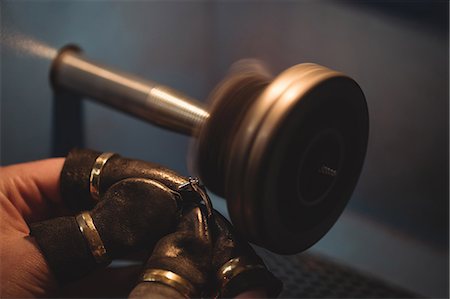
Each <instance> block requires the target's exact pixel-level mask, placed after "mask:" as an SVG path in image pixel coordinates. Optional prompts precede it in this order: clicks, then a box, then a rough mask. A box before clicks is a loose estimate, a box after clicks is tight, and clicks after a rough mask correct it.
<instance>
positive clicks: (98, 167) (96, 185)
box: [89, 152, 115, 202]
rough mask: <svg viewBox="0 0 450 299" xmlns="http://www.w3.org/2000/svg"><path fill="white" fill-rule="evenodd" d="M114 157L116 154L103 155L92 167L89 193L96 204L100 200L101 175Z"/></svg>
mask: <svg viewBox="0 0 450 299" xmlns="http://www.w3.org/2000/svg"><path fill="white" fill-rule="evenodd" d="M114 155H115V153H108V152H106V153H102V154H101V155H100V156H98V157H97V159H95V162H94V165H93V166H92V170H91V175H90V177H89V192H90V193H91V197H92V199H93V200H94V201H95V202H98V201H99V200H100V173H101V172H102V169H103V167H104V166H105V164H106V162H108V160H109V159H110V158H111V157H112V156H114Z"/></svg>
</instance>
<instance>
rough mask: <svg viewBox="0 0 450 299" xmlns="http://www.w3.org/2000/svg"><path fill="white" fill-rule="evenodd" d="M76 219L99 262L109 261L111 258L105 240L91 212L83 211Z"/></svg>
mask: <svg viewBox="0 0 450 299" xmlns="http://www.w3.org/2000/svg"><path fill="white" fill-rule="evenodd" d="M76 221H77V223H78V227H79V228H80V231H81V233H82V234H83V236H84V238H85V240H86V242H87V243H88V246H89V249H90V250H91V253H92V256H93V257H94V259H95V261H96V262H97V264H104V263H108V262H109V258H108V256H107V252H106V248H105V246H104V245H103V241H102V239H101V237H100V235H99V233H98V231H97V228H96V227H95V224H94V220H93V219H92V217H91V215H90V214H89V212H83V213H81V214H79V215H77V216H76Z"/></svg>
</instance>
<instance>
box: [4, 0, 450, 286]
mask: <svg viewBox="0 0 450 299" xmlns="http://www.w3.org/2000/svg"><path fill="white" fill-rule="evenodd" d="M0 3H1V4H0V5H1V6H0V7H1V17H2V19H1V30H2V36H1V114H0V115H1V122H0V125H1V139H0V141H1V147H0V149H1V153H0V163H1V164H2V165H7V164H11V163H17V162H22V161H28V160H34V159H41V158H46V157H49V156H50V155H51V145H52V136H51V131H52V128H51V123H52V122H51V119H52V105H53V102H52V101H53V99H52V92H51V89H50V85H49V82H48V71H49V66H50V63H51V59H49V58H45V57H43V56H45V55H42V53H41V55H40V54H39V53H34V52H33V48H34V49H35V52H39V50H41V52H42V47H43V46H42V45H41V48H40V47H39V44H38V46H37V45H36V44H33V43H37V42H39V43H42V44H44V45H48V46H50V47H51V48H56V49H57V48H60V47H61V46H63V45H65V44H67V43H76V44H78V45H79V46H81V47H82V48H83V49H84V51H85V52H86V54H87V55H88V56H89V57H90V58H92V59H94V60H98V61H101V62H103V63H105V64H109V65H112V66H115V67H118V68H121V69H123V70H126V71H129V72H131V73H135V74H138V75H141V76H143V77H148V78H151V79H153V80H155V81H159V82H161V83H164V84H167V85H169V86H172V87H174V88H177V89H179V90H181V91H183V92H185V93H187V94H189V95H191V96H193V97H197V98H199V99H201V100H202V99H205V98H206V97H207V95H208V93H209V91H210V90H211V89H212V88H213V87H214V84H215V83H217V82H218V81H219V80H220V79H221V77H222V76H223V74H224V73H225V72H226V70H227V68H228V66H229V65H230V64H231V63H232V62H234V61H235V60H238V59H241V58H247V57H256V58H260V59H262V60H263V61H265V62H267V64H268V65H269V66H270V67H271V68H272V70H273V72H274V74H276V73H277V72H279V71H281V70H283V69H284V68H286V67H289V66H291V65H293V64H296V63H301V62H316V63H319V64H323V65H326V66H328V67H330V68H334V69H337V70H340V71H342V72H344V73H346V74H348V75H350V76H352V77H353V78H355V79H356V81H357V82H358V83H359V84H360V85H361V87H362V89H363V90H364V92H365V94H366V97H367V101H368V105H369V112H370V122H371V123H370V125H371V128H370V140H369V148H368V153H367V160H366V163H365V166H364V169H363V173H362V175H361V179H360V182H359V184H358V186H357V188H356V190H355V193H354V196H353V198H352V200H351V203H350V210H352V211H355V212H356V213H358V214H361V215H363V216H364V217H369V218H371V219H373V220H374V221H377V222H379V223H383V225H386V226H387V227H390V228H393V229H395V230H396V231H397V230H398V231H399V232H400V234H404V235H406V236H409V237H411V238H414V239H416V240H418V241H419V242H423V243H424V244H427V246H430V247H431V248H434V249H433V250H437V251H438V252H442V253H443V254H444V255H446V256H447V257H448V182H449V181H448V179H449V178H448V166H449V163H448V80H449V77H448V65H449V60H448V3H446V2H443V1H436V2H432V1H430V2H410V3H409V2H401V3H399V2H397V3H393V4H389V3H386V2H380V3H377V2H370V3H365V4H360V3H358V2H339V1H320V2H319V1H315V2H313V1H297V2H295V1H294V2H290V1H289V2H281V3H280V2H275V1H272V2H270V1H262V2H258V3H256V2H251V1H230V2H225V1H194V2H181V1H180V2H177V1H175V2H171V1H170V2H162V1H156V2H137V1H132V2H125V1H111V2H106V1H92V2H88V1H64V2H57V1H39V2H38V1H2V2H0ZM36 49H37V50H36ZM84 106H85V107H84V108H85V121H84V134H85V140H84V141H85V146H86V147H89V148H94V149H98V150H103V151H106V150H107V151H117V152H120V153H122V154H123V155H126V156H130V157H136V158H140V159H145V160H150V161H155V162H158V163H161V164H164V165H167V166H169V167H171V168H173V169H175V170H177V171H179V172H181V173H183V174H187V173H188V171H187V167H186V162H185V161H186V155H187V151H188V150H187V149H188V138H186V137H183V136H180V135H177V134H174V133H170V132H167V131H163V130H161V129H158V128H156V127H153V126H151V125H148V124H145V123H143V122H141V121H139V120H135V119H132V118H131V117H128V116H125V115H123V114H121V113H119V112H115V111H112V110H110V109H108V108H105V107H103V106H100V105H97V104H95V103H91V102H85V103H84ZM355 242H357V241H355ZM398 254H401V253H400V252H399V253H398ZM393 258H395V257H393ZM444 266H445V264H443V268H442V269H441V270H442V271H441V272H442V273H445V271H446V270H445V267H444ZM419 270H420V269H419ZM447 275H448V274H447ZM447 277H448V276H447ZM447 291H448V290H447ZM447 294H448V293H447Z"/></svg>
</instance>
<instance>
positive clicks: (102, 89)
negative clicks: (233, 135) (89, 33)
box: [51, 46, 209, 135]
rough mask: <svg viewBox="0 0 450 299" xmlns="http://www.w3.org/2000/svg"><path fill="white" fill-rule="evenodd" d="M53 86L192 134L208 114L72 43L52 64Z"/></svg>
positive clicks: (159, 86) (169, 90)
mask: <svg viewBox="0 0 450 299" xmlns="http://www.w3.org/2000/svg"><path fill="white" fill-rule="evenodd" d="M51 79H52V82H53V84H54V86H55V87H56V88H61V87H63V88H66V89H69V90H71V91H73V92H76V93H80V94H82V95H84V96H88V97H90V98H92V99H95V100H97V101H99V102H101V103H103V104H107V105H109V106H112V107H114V108H116V109H118V110H120V111H123V112H126V113H129V114H131V115H133V116H137V117H139V118H141V119H143V120H145V121H148V122H151V123H153V124H155V125H158V126H160V127H164V128H168V129H170V130H173V131H176V132H180V133H184V134H188V135H195V134H196V133H197V132H198V130H199V128H200V127H201V125H202V123H204V122H205V121H206V120H207V119H208V117H209V114H208V112H206V111H205V110H204V109H203V108H202V107H201V105H200V103H198V102H197V101H196V100H194V99H191V98H189V97H187V96H186V95H183V94H181V93H179V92H177V91H175V90H172V89H170V88H169V87H166V86H163V85H160V84H157V83H155V82H152V81H149V80H143V79H140V78H138V77H135V76H133V75H130V74H125V73H123V72H120V71H117V70H113V69H111V68H109V67H106V66H103V65H100V64H98V63H95V62H92V61H90V60H88V59H86V58H84V57H83V56H82V55H81V52H80V50H79V49H77V48H76V47H73V46H68V47H65V48H63V49H62V50H61V51H60V53H59V55H58V56H57V58H56V59H55V60H54V63H53V66H52V73H51Z"/></svg>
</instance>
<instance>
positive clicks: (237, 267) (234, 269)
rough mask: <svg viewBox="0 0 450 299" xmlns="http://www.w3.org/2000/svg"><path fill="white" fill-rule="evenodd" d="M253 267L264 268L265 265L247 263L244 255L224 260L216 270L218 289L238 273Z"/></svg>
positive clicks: (221, 288)
mask: <svg viewBox="0 0 450 299" xmlns="http://www.w3.org/2000/svg"><path fill="white" fill-rule="evenodd" d="M255 269H262V270H265V269H266V267H265V266H263V265H255V264H249V263H248V261H246V259H245V258H244V257H235V258H232V259H231V260H229V261H228V262H226V263H225V264H223V265H222V267H220V269H219V271H217V274H216V275H217V276H216V277H217V280H218V282H219V286H220V287H219V290H223V289H224V287H225V286H226V285H227V284H228V283H229V282H230V280H232V279H233V278H234V277H236V276H237V275H238V274H240V273H242V272H244V271H249V270H255Z"/></svg>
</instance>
